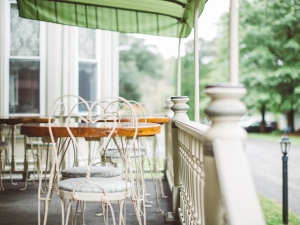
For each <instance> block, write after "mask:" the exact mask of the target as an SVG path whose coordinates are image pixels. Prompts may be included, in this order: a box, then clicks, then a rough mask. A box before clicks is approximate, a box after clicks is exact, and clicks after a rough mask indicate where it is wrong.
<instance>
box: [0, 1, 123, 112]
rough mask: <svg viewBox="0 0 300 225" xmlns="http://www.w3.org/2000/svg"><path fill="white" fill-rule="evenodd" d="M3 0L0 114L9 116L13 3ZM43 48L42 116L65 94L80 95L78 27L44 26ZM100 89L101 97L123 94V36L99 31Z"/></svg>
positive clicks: (0, 50) (0, 18)
mask: <svg viewBox="0 0 300 225" xmlns="http://www.w3.org/2000/svg"><path fill="white" fill-rule="evenodd" d="M10 2H13V1H10V0H1V1H0V115H6V114H7V113H8V76H9V74H8V73H9V68H8V66H9V65H8V57H9V56H8V54H9V52H8V51H7V50H6V48H8V47H7V46H9V36H8V35H6V34H7V31H9V29H8V28H9V24H7V23H9V22H8V21H9V10H5V9H7V8H8V6H9V3H10ZM41 23H42V24H44V26H43V25H41V27H43V29H44V30H43V29H42V35H41V38H43V39H41V46H40V48H41V49H43V51H42V56H41V57H42V58H43V59H41V61H44V66H42V67H43V68H41V70H42V71H43V73H44V74H42V76H43V77H41V80H42V82H43V84H42V85H43V86H44V87H43V89H42V90H41V92H42V94H41V97H42V99H41V106H42V108H41V115H44V114H47V113H48V111H49V110H50V107H51V104H52V102H53V101H54V100H55V99H56V98H57V97H58V96H60V95H62V94H78V81H77V80H78V69H77V67H78V58H77V52H78V50H77V27H71V26H63V25H59V24H52V23H44V22H41ZM96 32H97V40H96V49H97V62H98V80H97V83H98V86H99V88H98V90H97V98H101V97H104V96H117V95H118V93H119V38H118V37H119V34H118V33H116V32H110V31H101V30H97V31H96Z"/></svg>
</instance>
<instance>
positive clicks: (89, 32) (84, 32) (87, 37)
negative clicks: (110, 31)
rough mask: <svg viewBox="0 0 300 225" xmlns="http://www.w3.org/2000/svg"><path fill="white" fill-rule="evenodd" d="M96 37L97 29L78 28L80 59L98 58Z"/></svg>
mask: <svg viewBox="0 0 300 225" xmlns="http://www.w3.org/2000/svg"><path fill="white" fill-rule="evenodd" d="M95 39H96V33H95V30H93V29H87V28H78V57H79V58H80V59H95V58H96V51H95V46H96V44H95Z"/></svg>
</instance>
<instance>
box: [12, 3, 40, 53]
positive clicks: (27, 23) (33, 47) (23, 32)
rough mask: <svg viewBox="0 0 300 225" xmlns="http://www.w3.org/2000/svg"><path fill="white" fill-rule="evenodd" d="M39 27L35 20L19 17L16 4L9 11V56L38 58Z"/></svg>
mask: <svg viewBox="0 0 300 225" xmlns="http://www.w3.org/2000/svg"><path fill="white" fill-rule="evenodd" d="M39 33H40V26H39V22H38V21H35V20H29V19H23V18H21V17H19V11H18V8H17V5H16V4H11V9H10V55H11V56H39V50H40V35H39Z"/></svg>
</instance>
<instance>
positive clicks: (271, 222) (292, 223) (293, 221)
mask: <svg viewBox="0 0 300 225" xmlns="http://www.w3.org/2000/svg"><path fill="white" fill-rule="evenodd" d="M258 196H259V200H260V205H261V207H262V211H263V213H264V217H265V221H266V224H267V225H282V224H283V223H282V206H281V205H278V204H277V203H276V202H275V201H273V200H272V199H269V198H266V197H264V196H262V195H258ZM288 220H289V225H299V224H300V217H299V216H298V215H296V214H295V213H293V212H291V211H290V212H289V215H288Z"/></svg>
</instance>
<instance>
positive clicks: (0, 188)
mask: <svg viewBox="0 0 300 225" xmlns="http://www.w3.org/2000/svg"><path fill="white" fill-rule="evenodd" d="M2 152H3V151H2V149H1V150H0V191H4V187H3V184H2V179H3V177H4V172H5V168H3V157H2V155H3V154H2ZM4 165H5V164H4Z"/></svg>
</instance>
